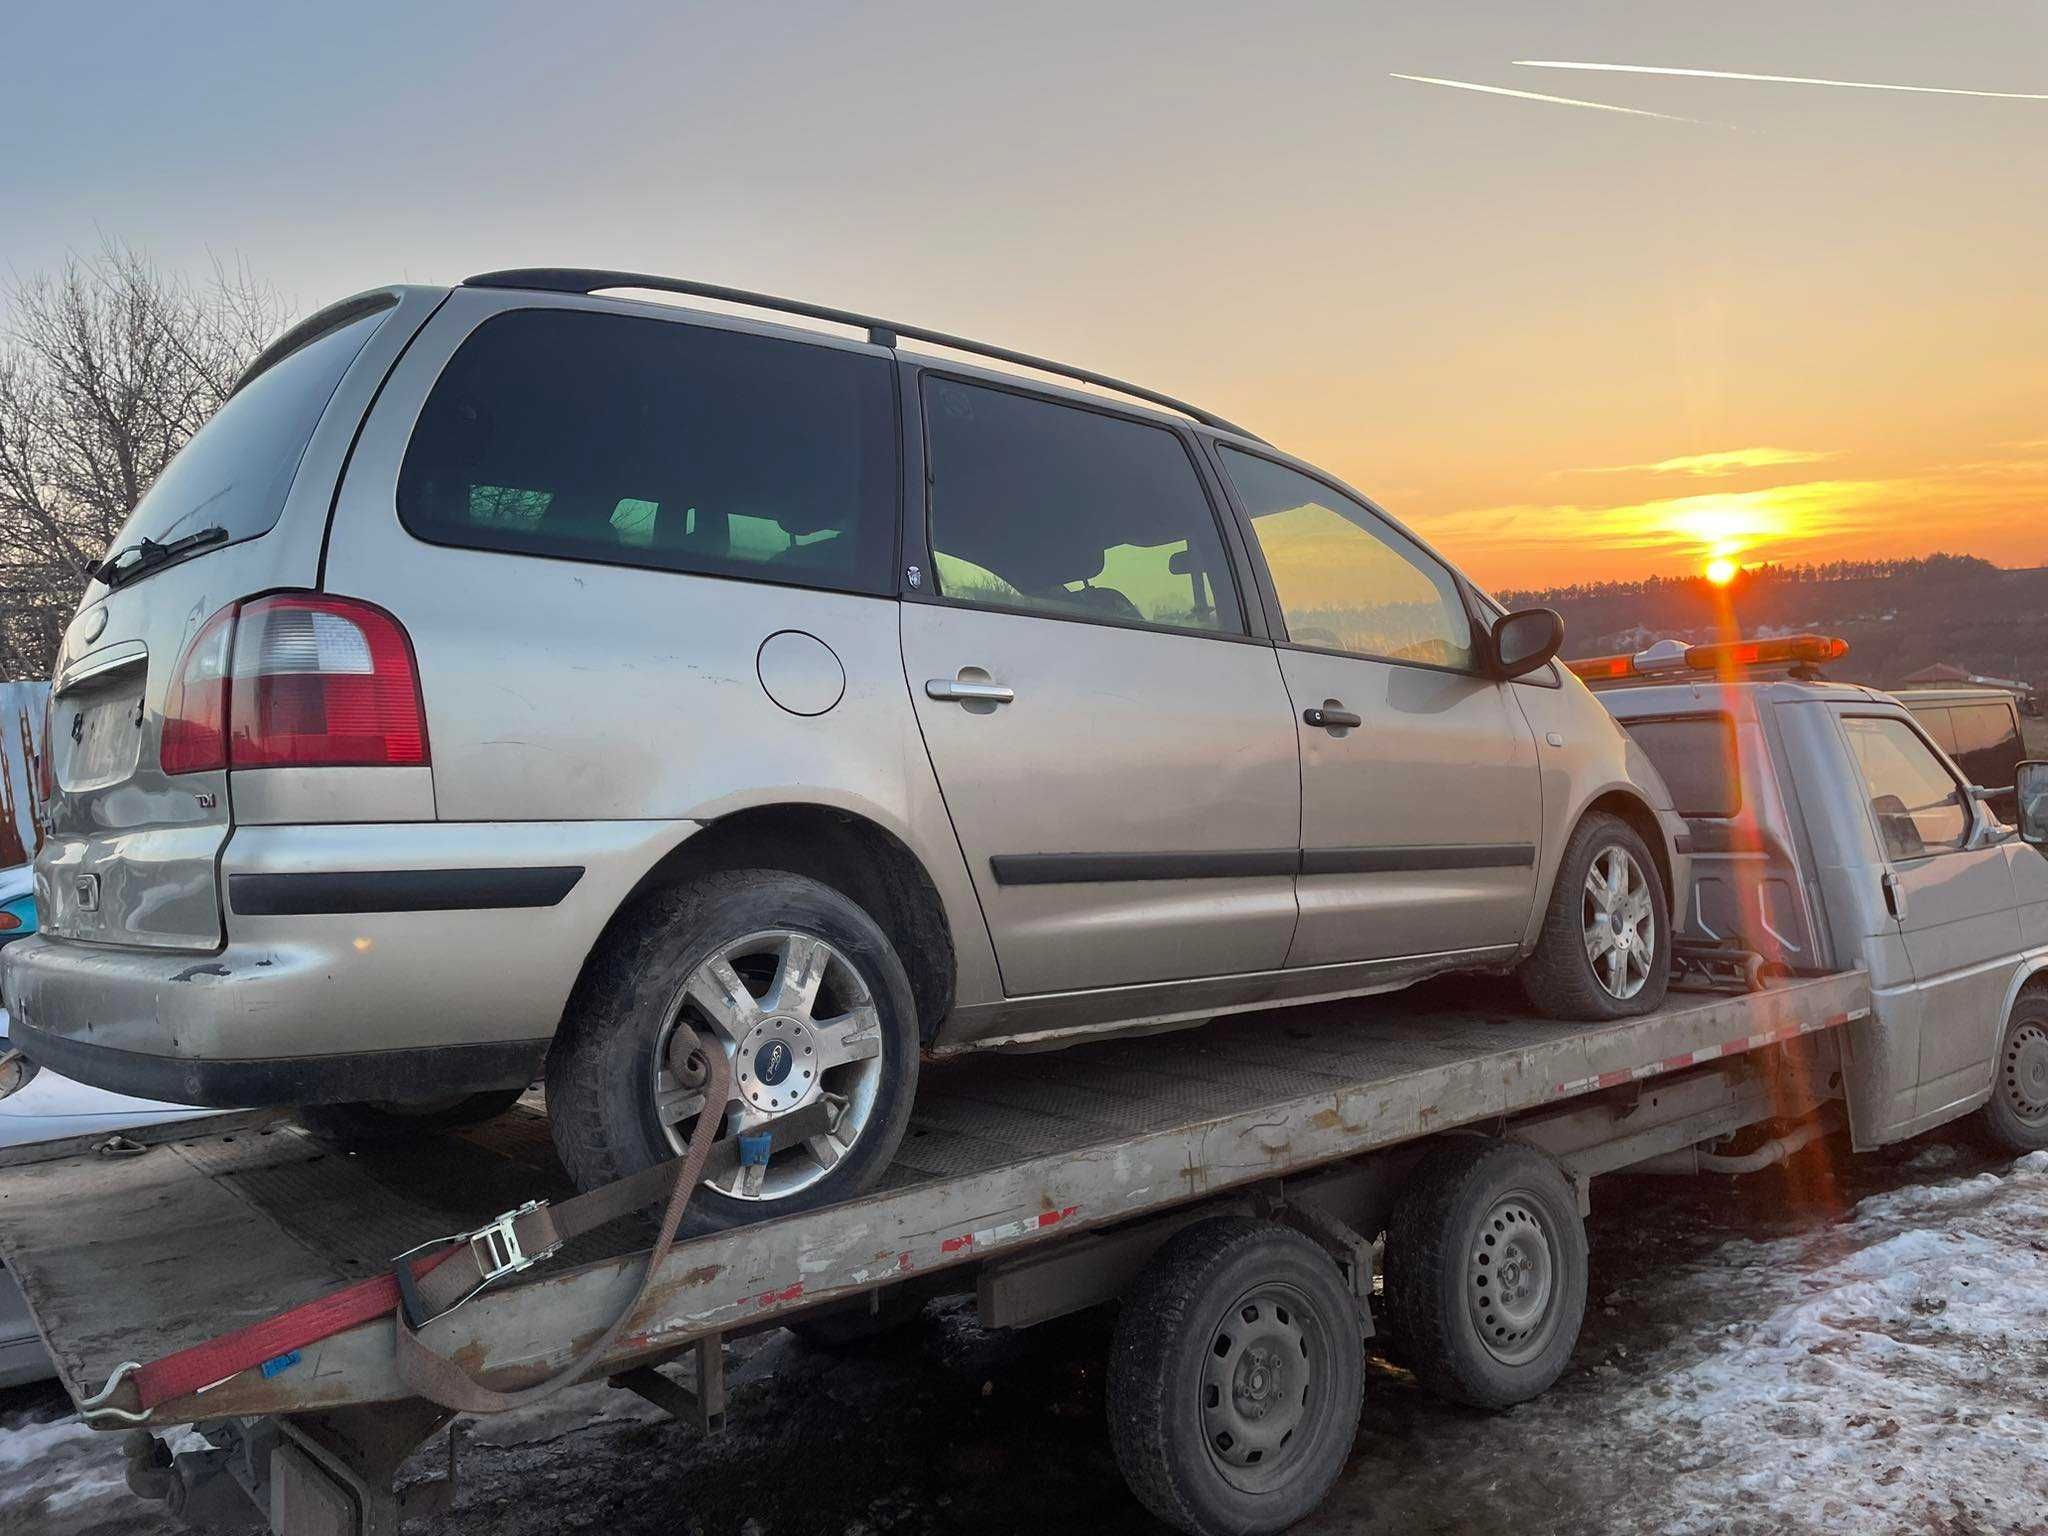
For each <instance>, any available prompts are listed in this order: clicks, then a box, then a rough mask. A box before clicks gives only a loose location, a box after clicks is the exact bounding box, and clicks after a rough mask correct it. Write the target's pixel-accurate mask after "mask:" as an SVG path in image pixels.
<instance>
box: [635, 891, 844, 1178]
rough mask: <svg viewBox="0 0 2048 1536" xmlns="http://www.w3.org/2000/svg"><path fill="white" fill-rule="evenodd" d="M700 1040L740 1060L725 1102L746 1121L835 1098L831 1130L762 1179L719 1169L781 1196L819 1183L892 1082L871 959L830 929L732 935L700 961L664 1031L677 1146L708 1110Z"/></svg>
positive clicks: (663, 1100)
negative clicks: (827, 932)
mask: <svg viewBox="0 0 2048 1536" xmlns="http://www.w3.org/2000/svg"><path fill="white" fill-rule="evenodd" d="M679 1028H687V1030H688V1031H689V1032H688V1033H686V1034H679V1033H678V1030H679ZM699 1040H716V1041H717V1042H718V1043H719V1045H720V1046H722V1047H723V1048H724V1050H725V1053H726V1055H727V1056H728V1057H729V1058H730V1059H731V1060H732V1064H733V1088H734V1098H733V1101H732V1102H731V1103H730V1104H726V1105H719V1106H716V1107H715V1109H714V1111H713V1112H714V1113H717V1114H720V1115H723V1116H726V1117H727V1118H728V1119H729V1120H731V1122H732V1123H733V1125H734V1126H735V1127H736V1128H737V1129H738V1130H742V1131H744V1130H748V1129H751V1128H752V1126H754V1125H755V1124H758V1123H760V1122H763V1121H765V1120H767V1119H769V1118H771V1117H772V1116H775V1115H781V1114H787V1113H788V1112H789V1111H790V1110H792V1109H794V1108H796V1107H797V1106H798V1105H799V1104H803V1103H806V1102H808V1101H809V1100H811V1099H812V1098H814V1097H815V1098H820V1099H822V1100H824V1102H825V1103H826V1104H827V1105H828V1106H829V1107H830V1108H831V1110H832V1126H831V1129H830V1130H829V1131H826V1132H824V1133H823V1134H821V1135H817V1136H812V1137H810V1138H808V1139H807V1140H805V1141H802V1142H798V1143H796V1144H795V1145H793V1146H790V1147H786V1148H783V1149H781V1150H778V1151H776V1152H774V1153H773V1154H771V1155H770V1158H769V1161H768V1165H767V1168H766V1170H765V1172H764V1173H763V1174H762V1175H761V1176H760V1182H759V1185H758V1187H756V1188H748V1187H747V1183H748V1181H747V1177H746V1171H745V1170H744V1169H741V1168H739V1167H737V1166H735V1167H732V1168H730V1169H728V1170H727V1171H726V1172H725V1173H724V1174H723V1175H713V1176H712V1177H711V1178H709V1179H707V1180H706V1181H705V1183H706V1184H707V1186H708V1187H710V1188H712V1189H715V1190H717V1191H718V1192H719V1193H721V1194H723V1195H726V1196H729V1197H730V1198H732V1199H735V1200H781V1199H784V1198H786V1197H788V1196H790V1195H793V1194H796V1193H798V1192H799V1191H801V1190H805V1189H808V1188H810V1187H811V1186H812V1185H813V1184H815V1183H817V1182H818V1181H819V1180H820V1179H822V1178H824V1177H825V1176H826V1175H827V1174H829V1173H830V1172H831V1171H832V1170H833V1169H834V1168H835V1167H837V1166H838V1164H839V1162H840V1160H841V1159H842V1158H844V1157H845V1156H846V1155H847V1154H848V1153H849V1152H851V1151H852V1150H853V1149H854V1148H855V1146H857V1145H858V1144H859V1142H860V1139H861V1137H862V1135H863V1134H865V1132H866V1131H867V1128H868V1123H869V1121H870V1120H871V1119H872V1118H873V1116H874V1111H875V1102H876V1099H877V1097H878V1096H879V1093H880V1090H881V1084H882V1021H881V1016H880V1015H879V1014H878V1013H877V1012H876V1010H875V1002H874V998H873V996H872V995H871V994H870V992H869V990H868V984H867V982H866V981H865V980H864V979H863V978H862V976H861V973H860V969H859V967H857V966H856V965H855V964H854V963H853V962H852V961H851V960H850V959H848V958H847V956H846V955H845V954H843V953H841V952H840V951H839V950H837V949H835V948H834V947H833V946H832V944H831V943H830V942H829V941H827V940H825V939H822V938H819V937H817V936H816V935H815V934H810V933H802V932H798V931H797V930H795V929H793V928H767V929H763V930H761V931H760V932H758V933H750V934H746V935H744V936H742V937H740V938H737V939H734V940H732V941H731V942H730V943H727V944H722V945H720V946H719V947H718V948H717V949H715V950H713V951H712V952H711V954H709V955H707V956H706V957H705V959H704V961H703V963H702V964H700V965H699V966H698V967H697V969H696V970H695V971H693V972H692V973H691V975H690V977H689V979H688V981H686V982H685V983H684V985H683V989H682V992H681V994H680V995H679V996H678V997H677V998H676V999H675V1007H674V1011H673V1012H672V1013H671V1015H670V1017H669V1018H668V1020H667V1021H666V1022H665V1023H664V1024H663V1025H662V1029H661V1033H660V1035H659V1036H658V1037H657V1039H656V1042H655V1060H656V1062H658V1063H660V1068H659V1071H658V1073H657V1075H656V1078H655V1082H654V1102H655V1113H656V1115H657V1116H658V1118H659V1119H660V1122H661V1127H662V1133H663V1135H664V1136H666V1137H667V1140H668V1144H669V1147H670V1150H671V1152H672V1154H673V1155H675V1156H681V1155H682V1153H683V1151H684V1149H685V1148H687V1147H688V1146H689V1144H690V1133H691V1131H692V1130H693V1129H694V1128H695V1126H696V1124H697V1117H698V1116H699V1115H701V1114H703V1113H704V1110H705V1104H704V1092H703V1090H704V1080H705V1075H706V1074H705V1073H704V1071H703V1068H702V1064H701V1063H693V1062H692V1061H691V1060H690V1057H691V1055H692V1053H693V1052H694V1050H695V1049H696V1044H697V1041H699Z"/></svg>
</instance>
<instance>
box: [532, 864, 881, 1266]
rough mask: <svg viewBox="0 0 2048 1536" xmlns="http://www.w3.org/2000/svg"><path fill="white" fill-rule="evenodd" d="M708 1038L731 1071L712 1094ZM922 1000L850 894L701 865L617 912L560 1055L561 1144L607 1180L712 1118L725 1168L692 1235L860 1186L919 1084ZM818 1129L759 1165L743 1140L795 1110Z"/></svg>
mask: <svg viewBox="0 0 2048 1536" xmlns="http://www.w3.org/2000/svg"><path fill="white" fill-rule="evenodd" d="M706 1049H716V1050H719V1051H722V1052H724V1054H725V1057H726V1060H727V1062H728V1063H729V1064H730V1066H731V1069H732V1070H731V1074H730V1077H731V1087H730V1090H729V1095H728V1097H727V1099H726V1102H724V1103H722V1104H711V1103H707V1102H706V1100H705V1089H706V1086H707V1084H708V1081H709V1072H708V1069H707V1067H706V1063H705V1062H704V1060H703V1057H702V1056H701V1055H700V1054H699V1053H700V1052H701V1051H703V1050H706ZM917 1064H918V1033H917V1008H916V1003H915V1001H914V1000H913V998H912V996H911V991H910V980H909V977H908V976H907V975H906V974H905V972H904V969H903V964H902V962H901V961H900V960H899V959H898V958H897V955H896V951H895V948H894V947H893V946H892V945H891V944H890V942H889V939H888V937H887V935H885V934H884V933H883V932H882V930H881V928H880V927H879V926H878V925H877V924H876V923H875V921H874V919H873V918H871V917H869V916H868V914H867V913H866V912H864V911H862V910H861V908H860V907H859V906H857V905H855V903H854V902H853V901H851V900H850V899H848V898H847V897H846V896H844V895H843V894H841V893H840V892H839V891H836V890H834V889H832V888H831V887H830V886H827V885H824V884H822V883H820V882H819V881H816V880H812V879H810V878H808V877H806V876H803V875H795V874H789V873H786V872H784V871H781V870H733V871H725V872H721V873H718V874H712V875H705V876H701V877H699V878H698V879H696V880H693V881H690V882H689V883H687V884H684V885H679V886H675V887H672V888H670V889H668V890H665V891H659V892H656V893H655V894H654V895H652V896H650V897H649V898H647V899H646V900H645V901H643V902H641V903H640V904H639V905H638V906H637V907H635V908H634V909H632V910H630V911H628V912H626V913H624V914H622V915H621V917H620V918H619V919H618V920H617V921H616V922H615V923H614V924H613V926H612V930H611V932H610V933H609V934H608V935H607V936H606V938H605V940H604V941H603V943H602V945H601V946H600V948H599V951H598V953H597V954H596V955H594V956H593V957H592V960H591V963H590V965H589V966H588V967H587V968H586V970H585V972H584V976H583V979H582V981H581V982H579V983H578V985H577V989H576V992H575V994H574V995H573V996H572V997H571V998H570V1001H569V1007H568V1010H567V1012H566V1013H565V1015H564V1018H563V1022H562V1028H561V1030H560V1032H559V1033H558V1034H557V1035H556V1036H555V1042H554V1044H553V1046H552V1047H550V1049H549V1052H548V1071H547V1088H548V1117H549V1121H550V1124H551V1127H552V1129H553V1131H554V1137H555V1148H556V1150H557V1151H558V1152H559V1153H560V1154H561V1158H562V1162H563V1164H564V1165H565V1166H566V1167H567V1168H568V1170H569V1172H570V1175H571V1176H572V1177H573V1178H574V1179H575V1180H576V1183H577V1185H578V1187H579V1188H582V1189H594V1188H596V1187H598V1186H599V1185H601V1184H607V1183H610V1182H611V1181H613V1180H614V1179H620V1178H624V1177H625V1176H627V1175H628V1174H632V1173H637V1172H639V1171H640V1170H641V1169H643V1168H647V1167H650V1166H652V1165H653V1164H655V1163H658V1162H665V1161H667V1160H668V1159H670V1158H673V1157H675V1156H677V1155H679V1154H680V1153H681V1152H682V1150H683V1149H684V1147H686V1146H687V1145H688V1143H689V1139H690V1135H691V1132H692V1130H693V1129H694V1128H695V1126H696V1125H697V1123H698V1121H699V1119H700V1118H701V1117H702V1116H705V1115H711V1116H713V1117H714V1118H715V1119H716V1120H717V1122H718V1135H717V1143H719V1144H723V1145H716V1144H715V1145H714V1150H713V1154H712V1162H711V1170H712V1171H711V1172H709V1173H708V1174H707V1175H706V1177H705V1180H704V1183H703V1185H702V1186H701V1187H700V1188H699V1189H698V1190H697V1192H696V1193H695V1195H694V1196H693V1197H692V1199H691V1204H690V1208H689V1210H688V1211H687V1212H686V1213H685V1215H684V1217H683V1224H682V1229H681V1230H682V1231H683V1233H684V1234H685V1235H691V1234H695V1233H702V1232H710V1231H716V1230H718V1229H720V1228H724V1227H731V1226H738V1225H741V1224H743V1223H745V1222H750V1221H758V1220H761V1219H762V1218H764V1217H766V1216H770V1215H779V1214H782V1213H785V1212H790V1211H798V1210H808V1209H811V1208H812V1207H815V1206H819V1205H826V1204H830V1203H831V1202H833V1201H836V1200H844V1199H847V1198H849V1197H850V1196H853V1195H856V1194H858V1193H860V1191H861V1190H863V1189H865V1188H866V1187H867V1186H868V1185H869V1184H870V1183H872V1182H873V1181H874V1180H875V1179H876V1178H878V1177H879V1176H880V1175H881V1173H882V1171H883V1170H884V1169H885V1168H886V1167H887V1166H888V1164H889V1159H890V1158H891V1157H892V1156H893V1155H894V1153H895V1151H896V1147H897V1144H898V1143H899V1142H900V1141H901V1140H902V1138H903V1132H904V1129H905V1127H906V1125H907V1124H908V1122H909V1118H910V1102H911V1098H912V1095H913V1094H914V1093H915V1092H916V1086H917ZM798 1110H802V1111H805V1112H806V1116H807V1119H808V1120H809V1121H810V1122H811V1124H812V1125H814V1126H815V1127H816V1128H815V1129H813V1130H811V1132H810V1134H808V1135H802V1136H799V1137H796V1138H794V1139H789V1140H787V1141H784V1140H783V1138H782V1136H781V1135H780V1134H779V1133H777V1137H776V1141H775V1142H774V1143H773V1144H772V1145H771V1146H770V1147H769V1148H768V1150H767V1161H766V1163H765V1164H760V1163H756V1164H754V1165H752V1166H749V1165H748V1164H747V1163H746V1161H745V1160H744V1159H743V1158H742V1157H741V1156H739V1155H738V1149H737V1148H736V1147H735V1146H733V1145H730V1144H731V1143H734V1142H736V1141H738V1139H739V1138H741V1137H746V1136H750V1135H751V1134H752V1133H754V1132H756V1131H759V1130H761V1129H762V1128H764V1127H766V1126H768V1124H769V1122H771V1121H776V1120H779V1119H781V1118H782V1117H783V1116H786V1115H788V1114H790V1113H791V1112H793V1111H798Z"/></svg>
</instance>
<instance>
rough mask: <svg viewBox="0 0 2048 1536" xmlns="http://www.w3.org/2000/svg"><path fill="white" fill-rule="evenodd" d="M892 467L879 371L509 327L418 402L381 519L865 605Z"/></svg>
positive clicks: (787, 355) (549, 324) (873, 585)
mask: <svg viewBox="0 0 2048 1536" xmlns="http://www.w3.org/2000/svg"><path fill="white" fill-rule="evenodd" d="M896 466H897V452H896V395H895V381H894V378H893V375H892V373H891V369H890V365H889V363H888V361H887V360H886V359H884V358H882V357H879V356H875V355H872V354H868V353H861V352H853V351H847V350H842V349H840V348H837V347H825V346H814V345H811V344H808V343H804V342H796V341H785V340H781V339H779V338H776V337H769V336H755V335H750V334H746V333H743V332H738V331H726V330H719V329H715V328H713V327H709V326H699V325H690V324H684V323H679V322H676V321H669V320H652V319H648V320H642V319H638V318H635V317H632V316H628V315H609V314H598V313H594V312H591V311H588V310H561V309H552V310H550V309H530V310H517V311H514V312H513V313H511V314H506V315H500V316H498V317H497V318H496V319H492V320H487V321H485V322H484V323H483V324H482V325H481V326H479V327H477V330H476V332H475V334H474V335H472V336H471V337H470V338H469V339H468V340H467V341H465V342H464V343H463V344H462V347H461V349H460V350H459V351H457V352H456V354H455V356H454V357H453V358H452V359H451V360H450V361H449V363H448V366H447V368H446V369H445V370H444V371H443V372H442V374H441V377H440V380H439V381H438V382H437V383H436V384H435V385H434V392H433V394H432V395H431V396H429V397H428V399H427V403H426V406H425V408H424V409H423V410H422V411H421V413H420V421H419V425H418V427H417V428H415V429H414V432H413V439H412V445H411V447H410V448H408V449H407V450H406V455H405V465H404V468H403V469H402V470H401V471H400V473H399V477H398V514H399V517H400V518H401V520H403V522H404V523H405V526H406V527H407V528H408V529H410V530H411V531H412V532H413V533H414V534H415V535H417V536H418V537H420V538H423V539H427V540H430V541H432V542H434V543H437V544H460V545H465V546H468V547H471V548H476V549H495V550H505V551H508V552H511V553H517V554H525V555H549V556H554V557H556V558H558V559H567V560H591V561H598V562H602V563H604V564H608V565H645V566H657V567H661V568H664V569H668V570H678V571H695V572H700V573H704V574H708V575H717V576H744V577H752V578H754V579H756V580H762V581H774V582H787V583H790V584H793V585H798V586H809V587H834V588H839V589H841V590H845V591H853V592H874V593H881V592H887V591H891V590H893V586H892V583H891V581H890V576H891V568H892V566H893V565H894V563H895V548H896V504H897V501H898V499H899V492H898V486H897V468H896Z"/></svg>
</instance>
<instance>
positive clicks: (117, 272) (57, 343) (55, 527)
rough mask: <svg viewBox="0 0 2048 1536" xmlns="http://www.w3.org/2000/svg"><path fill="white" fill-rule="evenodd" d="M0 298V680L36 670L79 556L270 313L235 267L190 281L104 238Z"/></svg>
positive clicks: (70, 602)
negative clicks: (0, 309)
mask: <svg viewBox="0 0 2048 1536" xmlns="http://www.w3.org/2000/svg"><path fill="white" fill-rule="evenodd" d="M0 302H4V304H5V314H4V319H0V677H24V678H25V677H44V676H47V675H48V674H49V670H50V666H51V664H52V662H53V661H54V659H55V656H56V649H57V641H58V638H59V637H60V636H61V635H62V633H63V628H64V624H65V621H66V620H67V619H68V618H69V617H70V614H71V610H72V609H73V607H74V606H76V604H77V601H78V595H79V593H80V591H81V590H83V588H84V586H85V582H86V579H87V576H88V574H89V573H90V571H91V570H92V567H93V565H94V564H95V563H96V562H97V561H98V560H100V559H101V558H102V557H104V555H105V554H106V553H107V546H108V544H109V543H110V542H111V540H112V539H113V537H114V535H115V534H116V533H117V532H118V531H119V530H120V528H121V525H122V524H123V523H124V522H126V521H127V520H128V514H129V513H130V512H132V511H133V510H134V508H135V504H136V502H138V501H140V500H141V499H142V495H143V492H145V491H147V490H148V489H149V487H150V484H151V482H152V481H154V480H155V479H156V477H157V475H158V473H159V472H160V471H161V470H162V469H163V467H164V465H165V464H167V463H168V462H170V458H171V455H173V454H174V453H176V452H177V451H178V449H179V448H181V447H183V446H184V443H185V440H186V439H187V438H189V437H190V436H191V435H192V434H193V433H194V432H196V431H198V430H199V428H200V427H201V426H202V425H203V424H204V423H205V421H206V419H207V418H208V417H209V416H211V415H212V414H213V412H214V411H215V410H216V409H218V407H219V406H220V403H221V402H222V401H223V400H225V399H226V398H227V397H228V393H229V391H230V390H232V389H233V388H234V383H235V380H236V379H237V378H238V377H239V376H240V375H241V372H242V370H243V369H244V368H246V367H247V366H248V364H249V363H250V361H251V360H253V359H254V358H255V356H256V354H257V353H258V352H260V351H261V350H262V348H263V346H264V343H265V342H267V341H268V340H269V339H270V338H271V337H272V336H274V335H276V334H277V332H278V331H280V330H282V329H283V328H284V323H285V319H286V310H285V307H284V305H283V303H282V302H281V301H280V299H279V298H278V296H277V294H276V293H275V291H274V290H272V289H270V288H268V287H266V286H264V285H262V284H259V283H258V282H256V281H255V280H254V279H253V278H252V277H251V276H250V275H249V273H248V271H247V270H246V269H245V268H243V267H241V266H239V265H238V266H232V267H230V266H227V265H224V264H220V263H216V264H215V266H214V270H213V272H212V275H211V276H210V277H209V278H208V279H206V280H204V281H202V282H196V283H195V282H192V281H190V280H187V279H184V278H181V277H177V276H173V275H169V274H166V273H164V272H163V271H161V270H160V269H159V268H157V267H156V266H155V265H154V264H153V263H152V262H151V261H150V260H149V259H148V258H147V257H146V256H144V255H143V254H142V253H140V252H138V251H136V250H134V249H132V248H130V247H128V246H126V245H122V244H120V243H118V242H113V241H109V242H106V243H104V244H102V246H101V247H100V249H99V251H98V252H97V253H96V254H94V255H91V256H76V255H74V256H72V257H71V258H70V259H69V260H67V261H66V262H65V264H64V269H63V270H62V271H61V272H59V273H57V274H55V275H38V276H35V277H31V278H28V279H25V280H20V281H16V282H13V283H9V284H5V285H0Z"/></svg>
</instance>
